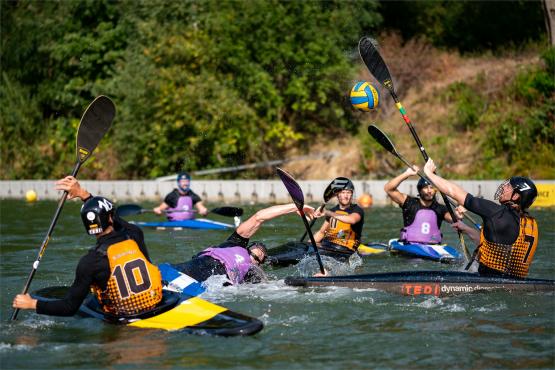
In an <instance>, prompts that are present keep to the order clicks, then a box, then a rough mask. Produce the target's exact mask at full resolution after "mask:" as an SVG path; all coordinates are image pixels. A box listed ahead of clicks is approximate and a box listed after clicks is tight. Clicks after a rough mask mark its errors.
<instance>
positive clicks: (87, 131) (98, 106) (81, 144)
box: [11, 95, 116, 320]
mask: <svg viewBox="0 0 555 370" xmlns="http://www.w3.org/2000/svg"><path fill="white" fill-rule="evenodd" d="M115 115H116V107H115V106H114V103H113V102H112V101H111V100H110V99H109V98H108V97H106V96H103V95H101V96H99V97H97V98H96V99H94V100H93V102H92V103H91V104H90V105H89V106H88V107H87V109H86V110H85V113H83V117H82V118H81V122H80V123H79V128H78V129H77V146H76V155H77V162H76V163H75V167H74V168H73V171H72V172H71V176H73V177H77V173H78V172H79V169H80V168H81V166H82V165H83V163H85V161H86V160H87V159H89V157H90V156H91V155H92V153H93V151H94V150H95V148H96V147H97V145H98V143H99V142H100V140H102V137H104V135H105V134H106V132H107V131H108V129H109V128H110V126H111V125H112V121H113V119H114V116H115ZM67 195H68V192H67V191H64V193H63V195H62V197H61V198H60V200H59V202H58V208H57V209H56V212H55V213H54V217H53V218H52V222H51V223H50V227H49V228H48V231H47V233H46V236H45V238H44V240H43V242H42V245H41V247H40V249H39V253H38V256H37V259H36V260H35V262H34V263H33V268H32V270H31V273H30V274H29V277H28V278H27V282H26V283H25V286H24V287H23V291H22V292H21V294H26V293H27V292H28V291H29V286H30V285H31V281H32V280H33V277H34V276H35V272H36V271H37V269H38V267H39V264H40V261H41V259H42V256H43V254H44V252H45V251H46V247H47V246H48V242H49V241H50V238H51V236H52V232H53V231H54V227H55V226H56V223H57V222H58V217H59V216H60V213H61V212H62V208H63V207H64V203H65V201H66V199H67ZM18 313H19V309H17V308H16V309H14V311H13V313H12V317H11V319H12V320H16V319H17V314H18Z"/></svg>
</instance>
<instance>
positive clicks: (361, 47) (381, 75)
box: [358, 36, 395, 91]
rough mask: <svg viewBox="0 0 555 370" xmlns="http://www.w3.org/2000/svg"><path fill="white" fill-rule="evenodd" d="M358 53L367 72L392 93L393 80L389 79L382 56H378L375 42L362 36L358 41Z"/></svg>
mask: <svg viewBox="0 0 555 370" xmlns="http://www.w3.org/2000/svg"><path fill="white" fill-rule="evenodd" d="M358 52H359V53H360V57H361V58H362V60H363V62H364V64H366V68H368V71H370V73H371V74H372V76H374V78H375V79H376V80H378V82H379V83H380V84H382V85H383V86H384V87H385V88H386V89H388V90H390V91H394V90H395V89H394V87H393V80H392V79H391V74H390V73H389V69H388V68H387V65H386V64H385V61H384V60H383V58H382V56H381V55H380V53H379V51H378V49H377V48H376V45H375V41H374V40H372V39H371V38H370V37H367V36H364V37H363V38H361V39H360V41H359V43H358Z"/></svg>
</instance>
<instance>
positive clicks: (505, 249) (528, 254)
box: [479, 216, 538, 277]
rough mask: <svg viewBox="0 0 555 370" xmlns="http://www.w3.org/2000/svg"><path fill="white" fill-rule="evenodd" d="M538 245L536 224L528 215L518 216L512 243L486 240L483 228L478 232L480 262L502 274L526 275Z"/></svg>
mask: <svg viewBox="0 0 555 370" xmlns="http://www.w3.org/2000/svg"><path fill="white" fill-rule="evenodd" d="M537 246H538V224H537V222H536V220H535V219H534V218H532V217H529V216H522V217H521V218H520V230H519V233H518V237H517V238H516V240H515V242H514V243H513V244H512V245H505V244H499V243H493V242H490V241H488V240H486V238H485V236H484V230H483V229H482V233H481V234H480V249H479V251H480V258H479V261H480V263H481V264H483V265H485V266H486V267H488V268H490V269H493V270H497V271H499V272H501V273H503V274H507V275H512V276H517V277H526V275H528V269H529V268H530V264H531V263H532V260H533V259H534V253H536V247H537Z"/></svg>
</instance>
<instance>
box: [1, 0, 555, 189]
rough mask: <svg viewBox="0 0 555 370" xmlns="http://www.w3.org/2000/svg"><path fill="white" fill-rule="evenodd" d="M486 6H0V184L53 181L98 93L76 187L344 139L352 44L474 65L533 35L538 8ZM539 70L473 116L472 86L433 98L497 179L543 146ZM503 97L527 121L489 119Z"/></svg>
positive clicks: (349, 118) (546, 126)
mask: <svg viewBox="0 0 555 370" xmlns="http://www.w3.org/2000/svg"><path fill="white" fill-rule="evenodd" d="M496 4H497V5H495V6H493V5H492V4H491V3H489V2H475V1H471V2H469V1H464V2H450V1H437V2H380V3H378V2H375V1H355V2H346V1H339V0H338V1H322V2H317V1H276V0H267V1H262V0H254V1H215V0H206V1H187V2H185V1H183V2H182V1H179V2H178V1H161V0H155V1H148V2H146V1H145V2H136V1H106V0H104V1H92V0H79V1H58V2H55V1H48V2H38V1H9V2H2V3H1V6H2V9H1V12H0V13H1V17H2V18H1V21H2V22H1V50H2V56H1V68H2V76H1V86H0V98H1V99H2V104H1V105H0V113H1V127H2V130H1V133H0V135H1V136H0V138H1V144H0V145H1V147H0V155H1V163H0V171H1V176H2V178H15V179H17V178H56V177H59V176H62V175H63V174H65V172H66V171H67V169H68V168H70V165H71V163H72V162H73V161H74V153H73V151H72V150H70V148H71V146H72V145H73V143H74V135H75V129H76V127H77V125H78V122H79V117H80V115H81V114H82V112H83V110H84V108H85V107H86V105H87V104H88V103H89V102H90V101H91V100H92V99H93V98H94V96H96V95H99V94H105V95H108V96H110V97H112V98H113V99H114V101H115V102H116V106H117V116H116V122H115V125H114V128H113V129H112V131H111V132H110V134H109V135H108V136H107V137H106V139H105V140H104V141H103V142H102V143H101V145H100V148H99V150H98V151H97V153H96V155H95V157H94V158H93V160H92V161H91V163H90V164H88V165H87V166H86V167H84V168H83V176H87V177H88V178H100V179H102V178H103V179H106V178H151V177H155V176H161V175H166V174H169V173H172V172H174V171H177V170H180V169H186V170H198V169H206V168H215V167H222V166H233V165H239V164H244V163H250V162H256V161H260V160H271V159H276V158H281V157H283V155H284V154H285V153H287V152H288V151H289V150H291V148H295V147H304V148H306V150H309V149H310V145H314V144H316V143H317V140H320V141H321V140H324V141H325V140H331V139H333V138H336V137H338V136H349V135H357V133H358V132H359V129H360V126H361V120H363V116H361V115H360V114H356V113H354V112H353V110H352V108H351V107H350V105H349V103H348V99H347V97H346V95H347V92H348V91H349V89H350V87H351V86H352V84H353V82H354V81H355V79H356V77H357V73H359V71H360V69H359V68H360V64H359V62H358V54H357V43H358V40H359V38H360V37H361V36H362V35H366V34H376V33H377V32H378V31H379V30H381V29H382V28H384V27H385V28H392V29H396V30H398V31H399V32H401V34H402V35H403V36H404V37H405V39H406V40H409V39H411V38H415V37H425V38H426V39H427V40H429V42H431V43H432V44H433V45H435V46H437V47H446V48H451V49H453V48H458V49H459V50H460V51H461V52H473V53H483V52H492V51H493V52H496V51H497V50H499V49H501V48H504V47H507V46H512V47H521V46H522V45H524V44H526V43H529V42H531V41H532V42H534V41H538V40H539V41H541V40H542V38H544V37H545V36H544V35H543V33H544V31H543V28H542V27H543V14H542V12H541V4H540V2H529V1H526V2H508V3H504V2H503V3H499V2H496ZM492 13H495V14H496V15H497V16H495V17H492ZM516 14H518V17H516ZM486 20H487V22H486ZM478 25H479V26H478ZM493 30H494V31H495V32H493ZM516 30H518V31H519V32H516ZM552 54H553V53H552V52H551V55H552ZM545 55H546V57H545V58H544V59H545V60H546V61H548V60H549V55H550V54H549V52H546V54H545ZM414 57H415V58H418V57H419V56H414ZM422 57H423V56H420V58H422ZM424 57H425V56H424ZM551 58H552V57H551ZM552 66H553V64H549V63H545V65H544V66H543V67H541V68H540V67H538V68H535V69H531V70H529V71H527V72H525V73H523V74H522V75H520V76H519V77H517V78H516V79H515V82H514V83H515V84H516V85H512V86H511V90H512V91H517V92H516V93H509V92H507V93H506V94H501V95H499V94H498V95H496V96H489V97H487V98H488V99H491V102H489V104H488V107H489V108H488V110H487V111H483V109H481V108H480V107H479V105H480V104H479V101H480V98H481V97H480V95H479V94H476V93H474V94H473V91H474V92H475V91H476V86H475V85H477V84H479V81H477V82H475V85H472V84H466V85H465V84H464V83H462V84H459V85H457V86H451V87H450V88H449V92H448V94H447V95H446V99H448V100H451V101H454V102H455V103H456V104H455V105H456V106H457V108H456V109H458V110H459V111H460V112H462V114H457V115H454V116H453V119H452V125H453V128H454V130H473V129H476V127H477V126H478V125H484V127H488V129H489V130H490V135H491V136H492V140H488V141H487V142H486V141H484V142H483V143H482V144H481V145H483V146H484V153H486V154H485V155H486V156H489V157H490V158H489V161H488V163H487V164H486V167H488V166H489V167H491V168H498V167H499V164H498V163H496V159H499V154H500V153H506V154H507V153H508V154H507V155H509V156H511V155H512V156H513V157H515V158H519V161H520V162H519V163H521V164H520V165H519V164H518V163H516V162H515V163H516V164H515V166H517V167H518V166H521V165H523V164H524V163H526V161H528V160H529V158H528V157H526V156H524V157H523V156H521V155H517V154H518V153H521V150H522V147H523V146H527V145H535V146H536V147H538V146H539V148H540V149H541V150H540V151H543V152H545V153H548V152H549V150H551V149H552V147H553V145H552V144H553V141H554V138H555V136H554V134H553V124H552V123H551V124H550V123H549V122H553V115H554V111H553V109H554V108H553V106H554V104H553V91H554V89H553V83H552V81H553V79H552V76H553V67H552ZM407 81H408V82H407V83H410V80H407ZM550 81H551V83H550ZM507 97H509V98H511V99H513V100H514V101H516V102H520V103H519V104H520V105H518V106H519V107H520V106H521V107H526V108H524V111H523V110H518V109H513V110H512V111H509V112H506V113H504V116H503V115H502V118H503V119H502V120H501V121H500V120H499V118H498V117H497V116H499V113H500V112H505V111H506V104H504V103H503V99H506V98H507ZM492 107H493V108H492ZM496 109H497V110H496ZM511 112H512V113H515V114H512V113H511ZM461 117H463V119H462V121H460V120H461ZM495 117H496V118H495ZM523 122H524V123H523ZM498 125H499V127H500V129H499V127H498ZM518 125H520V126H518ZM517 126H518V127H522V130H521V131H520V132H519V133H518V135H519V137H522V136H523V135H531V137H533V139H530V142H526V143H524V142H521V141H518V140H517V141H515V140H514V135H515V127H517ZM524 127H525V129H524ZM511 140H512V141H511ZM550 145H551V146H550ZM372 150H374V149H371V150H370V151H372ZM365 151H367V150H366V149H365ZM370 154H371V153H370ZM547 158H552V156H551V157H549V156H548V155H547ZM517 162H518V161H517ZM549 165H551V164H549V163H547V166H549ZM513 167H514V166H513ZM544 173H545V174H547V176H550V175H551V176H552V172H551V174H550V173H549V170H546V171H544ZM267 175H269V173H268V172H264V171H258V172H256V173H246V174H245V176H257V177H264V176H267ZM469 175H470V176H475V175H476V174H469ZM501 175H503V173H502V171H501V170H496V171H494V172H491V176H492V177H495V176H501ZM233 176H236V175H233Z"/></svg>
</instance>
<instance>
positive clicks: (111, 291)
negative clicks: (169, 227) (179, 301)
mask: <svg viewBox="0 0 555 370" xmlns="http://www.w3.org/2000/svg"><path fill="white" fill-rule="evenodd" d="M106 254H107V257H108V261H109V263H110V271H111V273H110V278H109V279H108V283H107V284H106V289H105V290H104V291H102V290H101V289H100V288H99V287H98V286H93V292H94V294H95V295H96V297H97V298H98V301H99V302H100V304H101V306H102V308H103V309H104V311H106V312H110V313H112V314H114V315H134V314H138V313H141V312H144V311H147V310H149V309H152V308H154V307H155V306H156V304H158V303H159V302H160V301H161V300H162V276H161V274H160V270H158V267H156V266H155V265H153V264H151V263H150V262H149V261H148V260H147V259H146V257H145V256H144V254H143V253H142V252H141V250H140V249H139V246H138V245H137V243H136V242H135V241H134V240H131V239H128V240H124V241H122V242H119V243H115V244H112V245H110V246H109V247H108V249H107V251H106Z"/></svg>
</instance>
